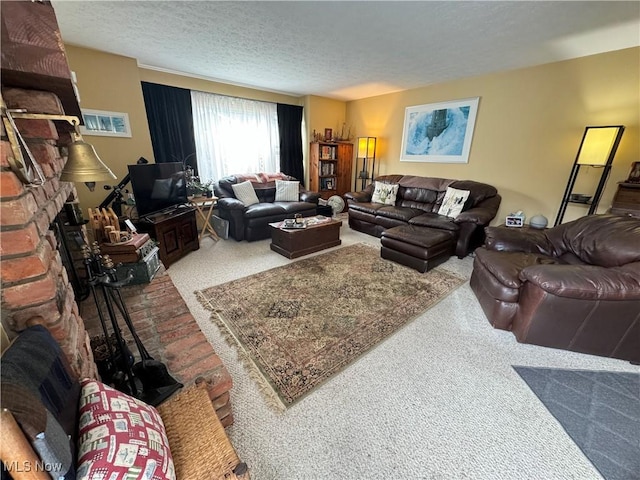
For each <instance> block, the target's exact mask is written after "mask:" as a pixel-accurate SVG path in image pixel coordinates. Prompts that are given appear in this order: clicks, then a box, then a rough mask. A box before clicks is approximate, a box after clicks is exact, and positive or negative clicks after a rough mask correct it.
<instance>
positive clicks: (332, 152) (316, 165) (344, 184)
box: [309, 142, 353, 200]
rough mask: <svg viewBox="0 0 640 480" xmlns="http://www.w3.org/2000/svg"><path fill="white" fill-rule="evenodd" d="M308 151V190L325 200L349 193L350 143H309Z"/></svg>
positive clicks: (351, 156) (351, 157) (351, 159)
mask: <svg viewBox="0 0 640 480" xmlns="http://www.w3.org/2000/svg"><path fill="white" fill-rule="evenodd" d="M309 150H310V154H311V160H310V163H309V190H312V191H314V192H319V193H320V196H321V197H322V198H323V199H325V200H327V199H328V198H329V197H331V196H332V195H340V196H342V195H344V194H345V193H347V192H349V191H351V190H350V187H351V170H352V165H353V144H352V143H343V142H338V143H335V142H311V145H310V148H309Z"/></svg>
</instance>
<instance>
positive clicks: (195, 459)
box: [157, 385, 249, 480]
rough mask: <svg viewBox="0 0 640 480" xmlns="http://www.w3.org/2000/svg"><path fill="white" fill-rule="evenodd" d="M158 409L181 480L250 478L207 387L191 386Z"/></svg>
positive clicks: (245, 479)
mask: <svg viewBox="0 0 640 480" xmlns="http://www.w3.org/2000/svg"><path fill="white" fill-rule="evenodd" d="M157 408H158V412H160V415H161V416H162V420H163V422H164V426H165V428H166V431H167V437H168V439H169V447H170V448H171V455H172V456H173V463H174V465H175V469H176V478H177V479H178V480H200V479H203V480H204V479H206V480H216V479H224V480H227V479H242V480H247V479H249V473H248V472H247V465H246V464H245V463H243V462H241V461H240V459H239V458H238V454H237V453H236V451H235V450H234V448H233V445H231V442H230V441H229V438H228V437H227V434H226V432H225V430H224V427H223V426H222V424H221V423H220V420H219V419H218V417H217V415H216V412H215V410H214V408H213V405H212V404H211V400H210V399H209V395H208V394H207V391H206V389H205V388H204V387H199V386H196V385H194V386H192V387H189V388H188V389H186V390H184V391H183V392H181V393H179V394H178V395H176V396H174V397H172V398H171V399H169V400H167V401H166V402H164V403H163V404H161V405H160V406H158V407H157Z"/></svg>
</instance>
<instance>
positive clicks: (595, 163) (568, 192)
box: [554, 125, 624, 225]
mask: <svg viewBox="0 0 640 480" xmlns="http://www.w3.org/2000/svg"><path fill="white" fill-rule="evenodd" d="M623 133H624V125H607V126H590V127H585V129H584V134H583V135H582V141H581V142H580V147H579V148H578V153H577V155H576V159H575V161H574V163H573V168H572V169H571V174H570V175H569V181H568V182H567V187H566V188H565V191H564V195H563V196H562V203H561V204H560V209H559V210H558V215H557V216H556V221H555V223H554V225H559V224H561V223H562V219H563V218H564V214H565V212H566V210H567V205H568V204H569V203H582V204H588V205H589V211H588V213H587V215H592V214H594V213H595V212H596V209H597V208H598V203H600V197H602V193H603V192H604V187H605V185H606V183H607V179H608V178H609V173H610V171H611V164H612V163H613V158H614V157H615V156H616V150H618V145H619V144H620V139H621V138H622V134H623ZM585 166H586V167H595V168H602V173H601V174H600V181H599V182H598V186H597V187H596V191H595V193H594V194H593V197H592V198H591V202H589V203H586V202H584V201H581V200H574V198H575V197H574V194H573V187H574V185H575V183H576V179H577V177H578V173H579V172H580V168H581V167H585Z"/></svg>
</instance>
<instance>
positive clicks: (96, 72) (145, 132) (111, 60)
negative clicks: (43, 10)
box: [65, 45, 153, 218]
mask: <svg viewBox="0 0 640 480" xmlns="http://www.w3.org/2000/svg"><path fill="white" fill-rule="evenodd" d="M65 48H66V51H67V57H68V59H69V67H70V68H71V70H72V71H74V72H75V73H76V76H77V79H78V90H79V92H80V107H81V108H88V109H95V110H108V111H113V112H125V113H127V114H128V115H129V123H130V125H131V134H132V136H131V138H120V137H100V136H93V135H86V136H85V141H87V142H88V143H91V144H92V145H93V146H94V147H95V149H96V152H97V153H98V155H99V156H100V158H101V159H102V161H103V162H104V163H105V164H107V165H108V166H109V168H111V170H112V171H113V173H115V174H116V175H117V177H118V179H117V180H114V181H113V183H98V185H97V186H96V189H95V191H94V192H89V190H88V189H87V188H86V187H85V186H84V185H78V186H77V189H78V195H79V198H80V204H81V206H82V208H83V212H84V215H85V218H87V217H86V214H87V208H88V207H96V206H98V205H99V204H100V203H101V202H102V200H104V197H105V196H107V195H108V193H109V192H107V191H106V190H104V189H103V186H104V185H117V184H118V182H119V181H120V180H121V179H122V178H123V177H124V176H125V175H126V174H127V165H128V164H132V163H136V161H137V160H138V158H140V157H145V158H146V159H148V160H150V161H152V160H153V148H152V147H151V137H150V136H149V127H148V125H147V115H146V113H145V110H144V100H143V98H142V89H141V87H140V77H139V74H138V71H139V69H138V65H137V62H136V60H135V59H132V58H127V57H121V56H118V55H111V54H108V53H104V52H99V51H97V50H90V49H86V48H78V47H74V46H71V45H66V46H65Z"/></svg>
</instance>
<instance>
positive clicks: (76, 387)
mask: <svg viewBox="0 0 640 480" xmlns="http://www.w3.org/2000/svg"><path fill="white" fill-rule="evenodd" d="M33 352H37V355H34V353H33ZM0 382H1V386H0V400H1V401H0V404H1V405H2V408H3V409H8V410H9V411H10V412H11V413H12V414H13V416H14V418H15V420H16V421H17V422H18V424H19V425H20V429H21V430H22V431H23V432H24V433H25V435H26V437H27V439H28V440H29V442H30V443H31V447H32V448H33V450H34V451H35V452H36V453H37V454H38V456H39V458H40V460H41V461H42V462H43V464H44V465H51V466H52V468H54V470H52V472H51V475H52V476H54V474H55V476H58V477H64V478H75V471H76V470H75V464H74V452H75V450H76V449H75V433H76V422H77V413H78V407H77V405H78V398H79V396H80V384H79V382H78V380H77V379H76V378H75V377H73V376H72V374H71V369H70V368H69V365H68V363H67V360H66V357H65V355H64V353H62V350H61V349H60V346H59V345H58V343H57V342H56V340H55V339H54V338H53V337H52V336H51V333H50V332H49V330H47V329H46V328H45V327H43V326H42V325H34V326H33V327H29V328H27V329H25V330H23V331H22V333H20V335H18V336H17V337H16V339H15V340H14V342H13V343H12V344H11V346H10V347H9V348H8V349H7V350H6V352H4V353H3V355H2V368H0ZM4 428H5V425H4V424H3V425H2V429H3V438H2V441H5V438H4ZM20 450H21V449H20V446H19V445H16V452H15V453H16V455H19V456H22V455H26V452H24V451H20ZM3 460H4V458H3ZM3 477H4V475H3Z"/></svg>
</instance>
